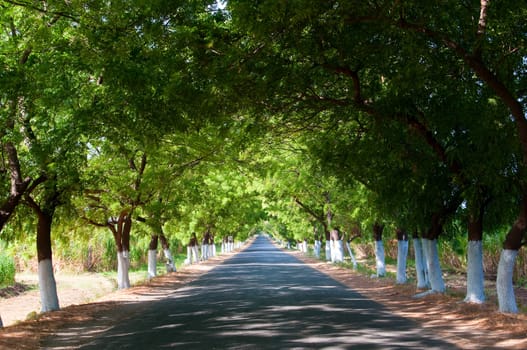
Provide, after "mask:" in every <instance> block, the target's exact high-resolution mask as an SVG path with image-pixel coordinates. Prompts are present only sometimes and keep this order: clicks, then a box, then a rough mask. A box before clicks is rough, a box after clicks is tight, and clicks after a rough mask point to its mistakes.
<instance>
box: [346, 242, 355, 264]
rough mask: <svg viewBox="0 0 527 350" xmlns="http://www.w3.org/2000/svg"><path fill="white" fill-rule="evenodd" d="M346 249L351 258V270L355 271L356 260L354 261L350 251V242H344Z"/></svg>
mask: <svg viewBox="0 0 527 350" xmlns="http://www.w3.org/2000/svg"><path fill="white" fill-rule="evenodd" d="M346 248H348V253H349V255H350V258H351V263H352V264H353V269H357V259H355V255H354V254H353V251H352V250H351V246H350V242H346Z"/></svg>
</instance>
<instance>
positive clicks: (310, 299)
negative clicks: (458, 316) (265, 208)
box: [45, 236, 456, 350]
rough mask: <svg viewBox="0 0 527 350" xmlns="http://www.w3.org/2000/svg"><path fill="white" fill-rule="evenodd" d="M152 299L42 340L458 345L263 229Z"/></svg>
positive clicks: (131, 344) (163, 344) (133, 345)
mask: <svg viewBox="0 0 527 350" xmlns="http://www.w3.org/2000/svg"><path fill="white" fill-rule="evenodd" d="M149 303H150V305H148V306H147V307H145V308H144V312H141V313H140V314H139V315H135V316H134V317H132V318H128V319H125V320H123V321H122V322H119V323H118V324H115V325H113V326H112V327H107V328H105V329H104V330H103V331H101V330H100V329H99V330H97V331H96V330H90V329H89V328H82V329H79V332H80V333H82V334H78V335H77V336H72V335H71V333H70V335H69V336H67V337H66V336H64V335H62V336H61V335H60V334H59V335H57V336H55V337H53V338H49V339H48V340H47V341H46V343H48V344H53V345H52V346H47V347H46V346H45V348H47V349H97V350H103V349H112V350H113V349H163V348H177V349H455V348H456V346H454V345H453V344H451V343H449V342H447V341H446V340H444V339H440V338H439V337H437V336H435V335H434V334H432V333H431V332H430V331H427V330H424V329H422V328H421V327H420V325H419V324H418V323H416V322H414V321H412V320H409V319H405V318H403V317H400V316H397V315H394V314H392V313H390V312H389V311H388V310H387V309H386V308H384V307H383V306H382V305H380V304H378V303H376V302H374V301H372V300H369V299H367V298H366V297H364V296H362V295H360V294H358V293H357V292H354V291H353V290H351V289H349V288H348V287H346V286H344V285H342V284H340V283H339V282H337V281H335V280H334V279H332V278H330V277H329V276H327V275H325V274H323V273H321V272H319V271H317V270H314V269H312V268H311V267H309V266H307V265H305V264H304V263H302V262H301V261H299V260H298V259H296V258H295V257H293V256H291V255H290V254H287V253H285V252H283V251H281V250H280V249H278V248H277V247H275V246H274V245H273V244H272V243H271V242H270V241H269V239H268V238H267V237H265V236H258V237H257V238H256V239H255V240H254V241H253V243H252V244H251V245H250V246H249V247H247V248H246V249H245V250H243V251H241V252H239V253H238V254H236V255H234V256H232V257H231V258H229V259H228V260H225V261H224V262H223V263H221V264H219V265H218V266H216V267H215V268H214V269H212V270H211V271H209V272H208V273H206V274H204V275H202V276H201V277H200V278H198V279H197V280H195V281H193V282H191V283H189V284H187V285H185V286H184V287H181V288H178V289H174V291H173V293H172V294H170V295H169V296H168V297H166V298H163V299H161V300H157V301H150V302H149ZM115 312H119V311H118V309H116V311H115ZM91 333H93V334H94V335H93V336H92V337H90V334H91ZM66 338H67V339H66Z"/></svg>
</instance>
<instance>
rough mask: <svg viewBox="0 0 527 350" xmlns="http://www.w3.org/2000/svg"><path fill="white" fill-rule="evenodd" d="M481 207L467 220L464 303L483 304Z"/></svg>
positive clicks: (483, 278) (482, 210) (483, 277)
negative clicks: (465, 290)
mask: <svg viewBox="0 0 527 350" xmlns="http://www.w3.org/2000/svg"><path fill="white" fill-rule="evenodd" d="M483 212H484V209H483V206H480V208H479V210H478V213H477V214H472V213H471V214H469V218H468V252H467V294H466V296H465V300H464V301H465V302H468V303H476V304H482V303H483V302H485V285H484V282H485V276H484V271H483V243H482V239H483Z"/></svg>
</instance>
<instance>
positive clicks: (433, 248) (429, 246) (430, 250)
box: [422, 239, 445, 293]
mask: <svg viewBox="0 0 527 350" xmlns="http://www.w3.org/2000/svg"><path fill="white" fill-rule="evenodd" d="M422 242H423V250H424V253H425V257H426V268H427V270H428V278H429V279H430V288H431V291H432V292H433V293H444V292H445V282H444V281H443V273H442V271H441V265H440V263H439V253H438V251H437V240H436V239H434V240H430V239H423V240H422Z"/></svg>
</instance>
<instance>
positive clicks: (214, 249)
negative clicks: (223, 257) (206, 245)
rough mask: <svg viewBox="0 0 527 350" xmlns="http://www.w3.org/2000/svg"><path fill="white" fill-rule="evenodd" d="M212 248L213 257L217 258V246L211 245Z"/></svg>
mask: <svg viewBox="0 0 527 350" xmlns="http://www.w3.org/2000/svg"><path fill="white" fill-rule="evenodd" d="M210 247H211V248H212V251H211V256H216V244H211V245H210Z"/></svg>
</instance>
